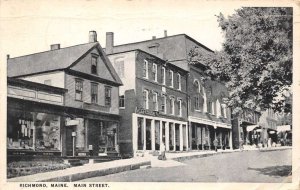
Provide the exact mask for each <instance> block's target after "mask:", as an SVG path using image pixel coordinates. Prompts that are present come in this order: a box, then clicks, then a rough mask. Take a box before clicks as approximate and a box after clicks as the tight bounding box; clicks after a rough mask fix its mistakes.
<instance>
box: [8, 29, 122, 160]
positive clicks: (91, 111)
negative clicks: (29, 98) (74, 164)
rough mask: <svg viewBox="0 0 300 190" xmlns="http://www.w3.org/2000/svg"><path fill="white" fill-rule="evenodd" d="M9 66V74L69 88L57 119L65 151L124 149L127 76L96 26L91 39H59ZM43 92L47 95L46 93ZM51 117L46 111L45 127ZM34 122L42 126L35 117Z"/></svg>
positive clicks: (41, 144)
mask: <svg viewBox="0 0 300 190" xmlns="http://www.w3.org/2000/svg"><path fill="white" fill-rule="evenodd" d="M7 69H8V70H7V75H8V77H9V78H13V79H22V80H25V81H30V82H33V83H41V84H44V85H46V86H48V87H47V88H49V89H51V88H50V86H52V87H53V88H54V87H55V88H58V89H66V93H65V94H64V95H63V99H64V102H63V107H64V109H63V111H62V112H57V115H58V116H57V117H56V119H55V121H56V122H58V123H59V125H60V134H59V135H58V137H57V141H59V143H60V145H61V146H57V150H56V151H58V152H59V153H60V154H61V155H62V156H87V155H88V154H91V155H94V156H99V155H106V154H107V153H108V152H110V151H118V130H119V122H120V116H119V101H118V100H119V86H120V85H122V82H121V80H120V78H119V77H118V75H117V74H116V72H115V70H114V68H113V66H112V65H111V63H110V61H109V60H108V58H107V57H106V55H105V53H104V52H103V50H102V48H101V46H100V44H99V43H98V42H97V34H96V32H95V31H91V32H90V34H89V43H86V44H81V45H76V46H71V47H66V48H60V45H59V44H55V45H51V50H50V51H45V52H40V53H35V54H31V55H25V56H21V57H15V58H10V59H8V64H7ZM24 95H25V96H26V94H24ZM54 95H55V94H54ZM39 96H40V98H41V99H43V97H45V96H46V95H44V94H42V95H39ZM8 103H10V102H8ZM47 109H48V106H47V107H45V108H44V110H47ZM8 117H9V118H8V119H10V118H11V117H10V115H8ZM50 118H52V117H50V116H48V115H45V114H44V115H43V114H41V117H40V118H39V119H38V120H39V122H42V123H41V125H42V126H43V129H45V131H47V130H46V129H47V128H50V127H51V125H52V122H51V121H48V119H50ZM53 118H54V116H53ZM57 118H59V119H57ZM23 120H24V119H23ZM32 127H33V128H37V127H38V126H35V123H34V125H33V126H32ZM8 128H9V125H8ZM36 143H37V144H36V145H35V148H37V147H38V146H39V147H40V149H39V150H41V151H42V150H47V147H48V146H49V145H48V144H49V143H47V142H46V141H40V142H37V141H36ZM8 148H9V147H8ZM23 149H24V148H23ZM23 149H22V150H23ZM35 150H37V149H34V150H33V151H35Z"/></svg>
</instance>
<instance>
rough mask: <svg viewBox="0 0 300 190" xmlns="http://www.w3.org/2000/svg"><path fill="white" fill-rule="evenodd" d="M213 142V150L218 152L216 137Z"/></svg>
mask: <svg viewBox="0 0 300 190" xmlns="http://www.w3.org/2000/svg"><path fill="white" fill-rule="evenodd" d="M213 143H214V147H215V151H216V152H218V139H215V140H214V142H213Z"/></svg>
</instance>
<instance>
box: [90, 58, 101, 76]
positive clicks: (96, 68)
mask: <svg viewBox="0 0 300 190" xmlns="http://www.w3.org/2000/svg"><path fill="white" fill-rule="evenodd" d="M98 57H99V56H97V55H92V57H91V74H93V75H98ZM93 59H95V60H96V62H95V63H96V65H94V64H93V63H94V62H93ZM94 67H95V68H94ZM94 71H95V72H94Z"/></svg>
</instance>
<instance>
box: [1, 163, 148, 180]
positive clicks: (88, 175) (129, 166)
mask: <svg viewBox="0 0 300 190" xmlns="http://www.w3.org/2000/svg"><path fill="white" fill-rule="evenodd" d="M146 166H147V167H149V166H151V161H143V162H139V163H135V164H127V165H123V166H117V167H112V168H104V169H99V170H92V171H86V172H79V173H73V174H68V175H62V176H57V177H54V176H53V177H50V176H49V178H44V179H36V180H35V182H73V181H78V180H82V179H86V178H92V177H98V176H104V175H109V174H115V173H119V172H124V171H129V170H136V169H140V168H143V167H146ZM62 172H63V171H62ZM24 177H29V176H22V177H17V178H11V179H8V180H7V181H8V182H20V181H23V180H22V179H24Z"/></svg>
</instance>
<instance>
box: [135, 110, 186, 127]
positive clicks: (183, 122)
mask: <svg viewBox="0 0 300 190" xmlns="http://www.w3.org/2000/svg"><path fill="white" fill-rule="evenodd" d="M132 116H134V117H143V118H145V119H154V120H156V121H164V122H169V123H176V124H182V125H187V124H188V122H187V121H179V120H174V119H168V118H163V117H154V116H149V115H142V114H138V113H132Z"/></svg>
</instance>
